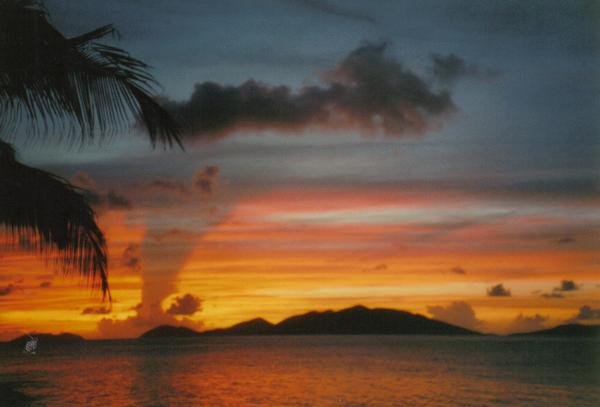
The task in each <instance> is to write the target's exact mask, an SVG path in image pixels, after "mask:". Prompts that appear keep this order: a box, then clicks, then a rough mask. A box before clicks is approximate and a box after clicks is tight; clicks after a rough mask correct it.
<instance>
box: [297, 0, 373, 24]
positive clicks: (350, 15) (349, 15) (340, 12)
mask: <svg viewBox="0 0 600 407" xmlns="http://www.w3.org/2000/svg"><path fill="white" fill-rule="evenodd" d="M291 1H292V2H293V3H296V4H299V5H301V6H304V7H306V8H309V9H312V10H316V11H319V12H321V13H324V14H329V15H332V16H336V17H342V18H346V19H349V20H355V21H360V22H366V23H371V24H374V23H375V19H374V18H373V17H372V16H371V15H369V14H367V13H363V12H361V11H358V10H352V9H349V8H346V7H340V6H338V5H337V4H334V3H333V2H331V1H327V0H291Z"/></svg>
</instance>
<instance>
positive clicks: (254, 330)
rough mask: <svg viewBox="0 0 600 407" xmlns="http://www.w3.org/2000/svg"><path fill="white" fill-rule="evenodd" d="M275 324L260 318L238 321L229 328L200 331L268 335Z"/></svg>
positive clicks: (221, 333)
mask: <svg viewBox="0 0 600 407" xmlns="http://www.w3.org/2000/svg"><path fill="white" fill-rule="evenodd" d="M274 327H275V325H273V324H272V323H270V322H269V321H266V320H264V319H262V318H255V319H251V320H250V321H245V322H240V323H239V324H235V325H233V326H231V327H229V328H222V329H214V330H212V331H206V332H202V334H203V335H269V334H271V333H272V331H273V328H274Z"/></svg>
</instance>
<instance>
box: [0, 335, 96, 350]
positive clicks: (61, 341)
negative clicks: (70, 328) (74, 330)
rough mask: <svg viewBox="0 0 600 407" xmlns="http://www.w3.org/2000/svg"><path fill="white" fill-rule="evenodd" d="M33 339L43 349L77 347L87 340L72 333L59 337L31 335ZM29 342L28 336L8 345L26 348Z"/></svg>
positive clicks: (16, 339) (12, 341)
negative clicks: (66, 346) (61, 346)
mask: <svg viewBox="0 0 600 407" xmlns="http://www.w3.org/2000/svg"><path fill="white" fill-rule="evenodd" d="M31 336H32V337H34V338H37V339H38V348H39V349H43V348H46V347H49V346H56V345H77V344H82V343H84V342H85V338H83V337H81V336H79V335H75V334H70V333H62V334H58V335H54V334H37V333H36V334H31ZM28 340H29V336H28V335H22V336H19V337H18V338H15V339H13V340H11V341H9V342H8V343H9V344H10V345H14V346H20V347H24V346H25V343H26V342H27V341H28Z"/></svg>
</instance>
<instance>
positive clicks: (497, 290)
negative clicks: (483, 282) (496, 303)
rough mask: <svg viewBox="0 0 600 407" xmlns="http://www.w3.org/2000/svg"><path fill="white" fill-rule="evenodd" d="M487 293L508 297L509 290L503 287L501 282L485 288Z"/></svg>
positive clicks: (492, 295) (491, 295) (493, 295)
mask: <svg viewBox="0 0 600 407" xmlns="http://www.w3.org/2000/svg"><path fill="white" fill-rule="evenodd" d="M487 295H489V296H490V297H510V290H509V289H507V288H504V285H502V284H497V285H495V286H493V287H490V288H489V289H488V290H487Z"/></svg>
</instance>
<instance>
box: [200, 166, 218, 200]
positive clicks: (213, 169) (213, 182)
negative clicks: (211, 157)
mask: <svg viewBox="0 0 600 407" xmlns="http://www.w3.org/2000/svg"><path fill="white" fill-rule="evenodd" d="M218 179H219V167H218V166H216V165H209V166H207V167H205V168H204V169H203V170H200V171H198V172H197V173H196V176H195V178H194V186H195V187H196V188H198V190H200V191H201V192H202V193H205V194H212V193H213V192H215V189H216V187H217V183H218Z"/></svg>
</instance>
